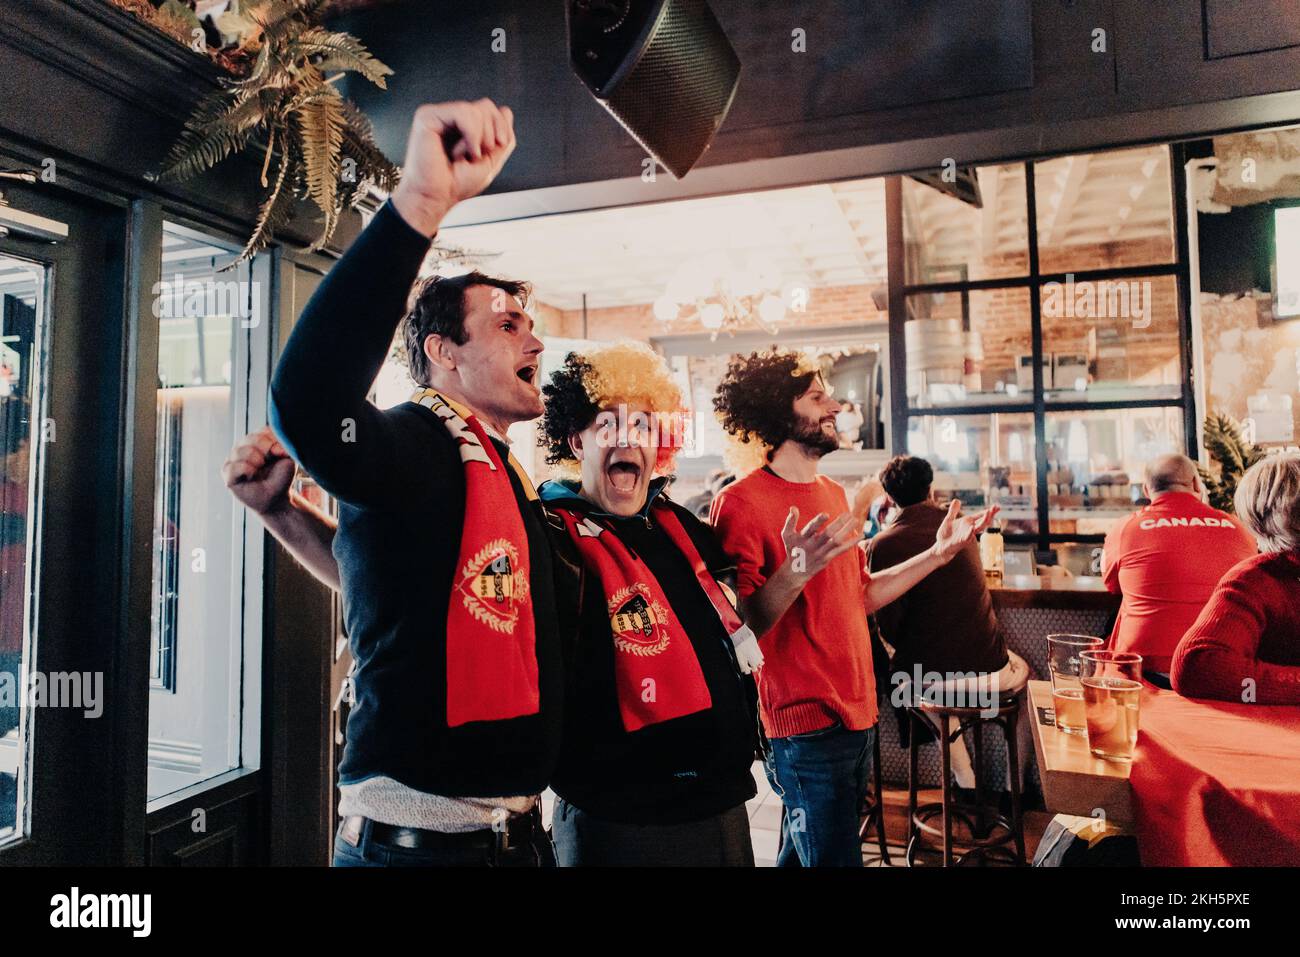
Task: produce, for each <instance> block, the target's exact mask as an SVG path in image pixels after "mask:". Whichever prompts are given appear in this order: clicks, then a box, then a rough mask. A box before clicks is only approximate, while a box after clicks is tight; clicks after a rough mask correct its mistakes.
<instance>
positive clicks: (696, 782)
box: [542, 482, 758, 824]
mask: <svg viewBox="0 0 1300 957" xmlns="http://www.w3.org/2000/svg"><path fill="white" fill-rule="evenodd" d="M542 498H543V499H544V500H545V501H546V503H547V506H548V507H550V508H556V507H563V508H566V509H569V510H570V511H574V512H577V513H579V514H581V513H585V512H590V511H591V510H592V506H591V505H590V504H589V503H587V502H586V501H585V500H584V499H581V498H578V497H577V496H576V495H565V494H563V492H562V489H561V487H560V485H559V483H554V482H551V483H547V484H546V485H544V486H543V487H542ZM667 504H668V507H669V508H671V509H673V511H674V512H675V513H676V515H677V518H678V519H679V520H680V521H681V523H682V527H683V528H684V529H686V532H687V534H688V535H690V537H691V541H692V542H694V544H695V547H696V549H697V550H698V551H699V553H700V557H701V558H702V559H703V560H704V564H705V566H706V567H707V568H708V569H709V571H710V572H711V573H712V574H713V575H714V576H715V577H723V576H725V575H727V574H728V572H730V571H732V570H734V563H733V562H731V561H730V559H728V558H727V556H726V554H725V553H724V552H723V551H722V548H721V547H720V546H719V545H718V542H717V539H716V538H715V537H714V535H713V531H712V530H711V529H710V528H709V527H708V526H707V525H705V524H704V523H702V522H701V521H700V520H699V519H697V518H696V517H695V516H693V515H692V514H690V512H688V511H687V510H686V509H684V508H682V507H681V506H680V505H677V504H676V503H673V502H668V503H667ZM652 518H653V513H652V512H649V511H648V506H647V511H645V512H643V513H641V514H638V515H634V516H631V517H629V518H618V517H616V516H612V515H607V514H604V513H600V520H601V521H602V522H603V523H606V524H608V525H609V526H610V527H611V528H613V529H614V530H615V531H616V532H617V534H618V537H619V540H620V541H621V542H622V543H623V544H624V545H626V546H627V547H628V548H629V549H630V550H631V551H632V552H633V553H634V554H635V555H637V556H638V557H639V558H640V559H641V560H642V561H644V562H645V564H646V567H648V568H649V569H650V571H651V573H652V574H653V575H654V576H655V578H656V579H657V580H658V582H659V584H660V586H661V587H662V588H663V591H664V594H665V595H666V596H667V597H668V599H669V601H670V602H671V603H672V607H673V612H674V613H675V614H676V615H677V618H678V620H679V621H680V622H681V623H682V627H683V628H684V629H685V631H686V633H687V635H688V636H689V637H690V640H691V645H692V647H693V648H694V650H695V655H696V659H697V660H698V661H699V664H700V670H701V672H702V673H703V676H704V681H705V684H706V685H707V687H708V689H709V697H710V698H711V700H712V707H710V708H709V709H708V710H707V711H701V712H698V713H696V714H689V715H685V716H683V717H680V718H674V719H672V720H671V721H664V722H662V723H660V724H655V725H651V726H649V727H646V728H641V729H640V730H637V731H633V732H628V731H627V730H625V729H624V727H623V719H622V716H621V714H620V711H619V706H618V697H617V693H616V686H615V681H614V640H613V636H612V635H611V633H610V622H609V610H608V607H607V606H608V601H607V600H606V597H605V594H604V590H603V589H602V588H601V584H600V581H599V580H598V579H597V578H596V576H594V575H592V574H590V573H579V574H580V575H581V579H582V581H581V587H580V591H581V598H580V599H579V598H578V597H577V596H576V595H574V594H573V593H572V592H571V591H570V589H569V586H567V583H566V587H564V589H563V594H562V598H561V617H562V620H563V619H567V617H568V616H569V615H571V614H573V613H574V612H575V611H577V609H578V608H579V607H581V614H580V619H579V622H578V623H576V624H575V626H574V627H573V628H572V632H573V633H575V634H576V636H577V640H576V644H572V645H569V644H566V659H567V661H568V668H567V669H566V674H567V678H568V682H569V683H568V690H567V691H566V693H565V706H566V707H565V730H564V745H563V748H562V750H561V757H560V763H559V766H558V768H557V769H556V771H555V777H554V779H553V781H552V784H551V786H552V788H553V789H554V790H555V793H556V794H558V795H560V796H561V797H563V798H564V799H565V800H566V801H568V802H569V803H570V804H573V805H574V806H575V807H578V808H581V809H582V810H584V811H586V812H587V813H589V814H592V815H594V816H596V817H600V818H605V819H606V820H611V821H620V822H624V823H631V824H676V823H682V822H685V821H696V820H701V819H703V818H706V817H710V816H712V815H714V814H718V813H721V812H722V811H725V810H728V809H730V808H733V807H735V806H736V805H738V804H743V803H744V802H745V801H747V800H748V799H749V798H751V797H753V796H754V793H755V787H754V778H753V775H752V773H751V771H750V767H751V765H752V764H753V761H754V749H755V745H756V743H757V727H758V717H757V695H756V692H755V691H754V687H753V680H752V679H751V678H749V677H747V676H743V675H741V674H740V672H739V670H738V669H737V667H736V662H735V652H734V650H733V647H732V644H731V638H730V636H729V635H728V634H727V632H726V629H725V628H723V626H722V622H721V621H720V620H719V619H718V613H717V612H716V611H715V610H714V608H713V605H712V603H711V602H710V601H709V598H708V596H707V595H706V594H705V593H704V589H703V588H701V587H700V584H699V582H698V581H697V580H696V578H695V572H694V570H693V569H692V568H691V565H690V562H689V561H688V560H687V559H686V556H684V555H683V554H682V552H681V550H680V549H679V548H678V547H677V546H676V545H675V544H674V543H673V540H672V539H671V538H669V537H668V534H667V533H666V532H665V531H664V530H663V529H662V528H661V527H660V526H659V525H658V524H657V523H655V522H654V521H653V520H652ZM554 539H555V543H556V547H557V550H558V553H559V556H560V566H561V567H562V568H564V569H566V570H567V571H569V572H570V574H571V573H572V572H574V571H577V569H579V568H580V567H581V566H580V563H581V558H580V556H579V554H578V551H577V548H576V547H575V546H574V545H573V543H572V541H571V540H570V539H569V536H568V533H567V532H565V531H556V533H555V535H554ZM569 577H570V575H569V574H563V575H560V579H561V581H562V582H563V580H564V579H566V578H569ZM579 603H580V604H579ZM570 631H571V629H570V628H569V627H568V623H567V621H566V622H565V625H564V627H563V633H564V634H565V635H568V634H569V633H570Z"/></svg>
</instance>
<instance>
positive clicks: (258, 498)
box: [221, 426, 298, 515]
mask: <svg viewBox="0 0 1300 957" xmlns="http://www.w3.org/2000/svg"><path fill="white" fill-rule="evenodd" d="M297 469H298V466H297V464H296V463H295V462H294V461H293V459H291V458H289V453H288V452H286V451H285V450H284V446H283V445H281V444H280V440H279V439H277V438H276V437H275V433H274V432H272V431H271V427H270V426H266V427H264V428H262V429H260V430H258V431H257V432H253V433H251V434H249V435H246V436H244V437H243V438H242V439H240V440H239V441H238V442H236V443H235V447H234V448H233V449H231V450H230V455H229V456H228V457H227V458H226V461H225V462H224V463H223V464H222V466H221V478H222V479H223V480H224V481H225V483H226V488H228V489H230V493H231V494H232V495H234V496H235V498H237V499H238V500H239V501H240V502H242V503H243V504H244V505H246V506H248V508H250V509H251V510H252V511H254V512H256V513H257V514H258V515H267V514H269V513H271V512H276V511H279V510H281V509H285V508H288V507H289V505H290V503H289V486H290V485H292V484H293V477H294V474H295V473H296V472H297Z"/></svg>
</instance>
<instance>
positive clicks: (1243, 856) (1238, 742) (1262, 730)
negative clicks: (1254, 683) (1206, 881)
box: [1130, 689, 1300, 867]
mask: <svg viewBox="0 0 1300 957" xmlns="http://www.w3.org/2000/svg"><path fill="white" fill-rule="evenodd" d="M1139 727H1140V729H1141V730H1140V731H1139V733H1138V744H1137V752H1136V754H1135V755H1134V758H1133V772H1132V776H1131V778H1130V782H1131V784H1132V787H1133V813H1134V816H1135V819H1136V824H1137V827H1138V844H1139V847H1140V849H1141V854H1142V863H1143V864H1144V865H1146V866H1149V867H1152V866H1155V867H1159V866H1174V867H1188V866H1240V865H1247V864H1255V865H1267V864H1274V865H1277V864H1282V865H1287V864H1289V865H1293V866H1294V865H1300V708H1296V707H1288V708H1281V707H1261V706H1259V705H1248V704H1235V703H1232V704H1230V703H1227V702H1221V701H1190V700H1188V699H1186V698H1182V697H1179V696H1178V695H1176V694H1174V693H1173V692H1170V691H1156V690H1151V689H1148V690H1145V691H1144V692H1143V695H1142V702H1141V713H1140V717H1139Z"/></svg>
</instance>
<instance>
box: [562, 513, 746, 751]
mask: <svg viewBox="0 0 1300 957" xmlns="http://www.w3.org/2000/svg"><path fill="white" fill-rule="evenodd" d="M554 510H555V511H556V512H557V513H558V514H559V515H560V517H561V518H562V519H563V521H564V525H565V528H566V530H567V531H568V533H569V537H570V539H571V540H572V541H573V544H574V545H575V546H576V547H577V549H578V551H579V553H580V554H581V555H582V559H583V564H584V565H585V566H586V567H587V569H588V570H589V571H591V572H592V573H593V574H595V576H596V577H597V578H598V579H599V580H600V585H601V589H602V591H603V592H604V595H605V601H606V607H607V609H608V612H609V622H610V630H611V632H612V638H613V642H614V651H615V654H614V683H615V690H616V693H617V695H618V707H619V712H620V714H621V715H622V718H623V727H624V729H625V730H627V731H636V730H639V729H640V728H644V727H646V726H648V725H652V724H658V723H659V722H661V721H670V720H672V719H673V718H680V717H683V716H685V715H688V714H695V713H696V712H698V711H705V710H707V709H709V708H710V707H712V704H713V699H712V697H711V696H710V695H709V688H708V685H707V684H706V683H705V681H704V673H703V671H702V670H701V669H700V663H699V659H698V658H697V657H696V655H695V649H694V647H693V646H692V645H691V640H690V637H689V636H688V635H687V634H686V630H685V629H684V628H683V627H682V624H681V622H680V621H679V620H678V618H677V615H676V614H675V613H674V612H673V608H672V604H671V603H670V602H669V600H668V598H667V596H666V595H665V594H664V591H663V588H662V586H660V584H659V582H658V580H657V579H656V578H655V576H654V574H653V573H652V572H651V571H650V569H649V568H648V567H646V564H645V562H644V561H642V560H641V558H640V557H639V556H637V555H635V554H633V553H632V552H631V551H630V550H629V549H628V547H627V546H626V545H624V544H623V543H622V541H620V540H619V538H618V536H617V535H616V534H615V533H614V532H613V531H612V530H611V529H610V528H608V527H606V526H604V525H601V524H599V523H597V522H596V521H595V520H594V519H592V518H591V517H590V516H585V515H581V514H577V513H574V512H571V511H568V510H566V509H564V508H559V507H557V508H555V509H554ZM652 514H653V515H654V517H655V520H656V521H658V522H659V525H660V527H661V528H663V530H664V532H665V533H667V535H668V537H669V538H670V539H671V540H672V542H673V544H674V545H676V546H677V548H678V549H680V550H681V552H682V554H683V555H685V556H686V559H687V560H688V561H689V562H690V563H691V567H692V569H694V571H695V577H696V579H697V580H698V581H699V583H700V587H701V588H703V589H704V593H705V594H706V595H707V596H708V597H709V601H710V602H712V604H713V607H714V609H715V610H716V611H717V612H718V617H719V618H720V619H721V621H722V624H723V626H724V627H725V628H726V629H727V633H728V634H731V633H733V632H736V631H738V630H739V629H741V628H742V625H741V621H740V616H739V615H738V614H737V613H736V609H735V607H734V606H733V605H732V604H731V602H730V601H729V600H728V599H727V597H726V595H725V594H724V593H723V591H722V587H721V586H720V585H719V584H718V582H717V581H716V580H715V579H714V578H713V576H712V575H710V574H709V572H708V569H707V568H706V567H705V564H704V559H702V558H701V557H700V553H699V550H698V549H697V548H696V547H695V543H694V542H692V541H691V537H690V535H689V534H688V533H687V531H686V529H685V528H683V527H682V523H681V522H680V521H679V520H678V518H677V516H676V515H675V514H673V511H672V509H671V508H668V507H667V506H655V507H654V508H653V511H652Z"/></svg>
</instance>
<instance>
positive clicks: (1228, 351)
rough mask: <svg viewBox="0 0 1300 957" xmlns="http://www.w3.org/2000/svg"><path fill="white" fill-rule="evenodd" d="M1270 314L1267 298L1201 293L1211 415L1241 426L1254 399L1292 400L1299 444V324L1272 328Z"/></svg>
mask: <svg viewBox="0 0 1300 957" xmlns="http://www.w3.org/2000/svg"><path fill="white" fill-rule="evenodd" d="M1271 311H1272V300H1271V299H1269V298H1266V297H1262V298H1260V299H1256V298H1255V297H1254V296H1239V297H1230V296H1218V295H1214V294H1212V293H1202V294H1201V325H1202V329H1203V334H1204V337H1205V395H1206V403H1207V406H1208V409H1207V411H1217V412H1224V413H1226V414H1227V415H1230V416H1231V417H1232V418H1234V419H1236V420H1237V421H1238V422H1241V421H1244V420H1245V419H1246V418H1248V417H1249V416H1250V411H1249V409H1248V406H1247V404H1246V400H1247V399H1248V398H1249V397H1250V396H1253V395H1260V394H1268V395H1270V396H1272V397H1274V401H1276V399H1278V398H1280V397H1282V396H1290V397H1291V404H1292V410H1291V416H1292V427H1293V429H1294V433H1293V434H1294V435H1295V436H1296V438H1295V439H1294V440H1293V442H1294V441H1300V320H1292V321H1287V322H1278V323H1274V322H1273V320H1272V316H1271Z"/></svg>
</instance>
